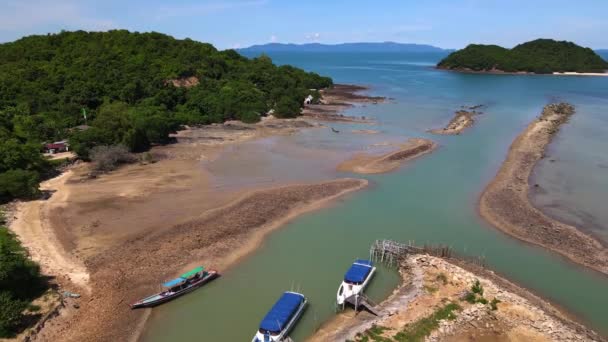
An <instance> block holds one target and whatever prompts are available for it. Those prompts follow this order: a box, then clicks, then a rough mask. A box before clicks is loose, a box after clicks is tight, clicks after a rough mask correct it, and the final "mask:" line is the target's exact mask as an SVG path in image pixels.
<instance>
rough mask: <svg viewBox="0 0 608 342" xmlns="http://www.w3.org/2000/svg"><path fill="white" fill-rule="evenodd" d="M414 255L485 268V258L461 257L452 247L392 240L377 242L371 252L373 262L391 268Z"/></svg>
mask: <svg viewBox="0 0 608 342" xmlns="http://www.w3.org/2000/svg"><path fill="white" fill-rule="evenodd" d="M414 254H428V255H432V256H436V257H439V258H444V259H452V258H453V259H460V260H463V261H466V262H470V263H473V264H475V265H477V266H481V267H485V260H484V258H483V257H471V256H466V255H460V254H457V253H456V252H454V250H452V248H451V247H449V246H444V245H435V246H433V245H424V246H416V245H414V244H413V243H412V242H411V241H410V242H408V243H407V244H405V243H400V242H396V241H392V240H376V241H375V242H374V243H373V244H372V246H371V248H370V250H369V257H370V259H371V260H374V261H376V262H381V263H384V264H387V265H389V266H399V265H400V264H401V262H403V261H404V260H405V259H406V258H407V256H408V255H414Z"/></svg>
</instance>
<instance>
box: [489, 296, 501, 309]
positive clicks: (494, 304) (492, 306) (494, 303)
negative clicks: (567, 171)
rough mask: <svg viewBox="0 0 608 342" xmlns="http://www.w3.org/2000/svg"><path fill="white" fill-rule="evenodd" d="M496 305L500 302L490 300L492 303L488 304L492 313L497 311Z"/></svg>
mask: <svg viewBox="0 0 608 342" xmlns="http://www.w3.org/2000/svg"><path fill="white" fill-rule="evenodd" d="M498 303H500V300H498V299H497V298H494V299H492V301H491V302H490V308H492V311H496V310H498Z"/></svg>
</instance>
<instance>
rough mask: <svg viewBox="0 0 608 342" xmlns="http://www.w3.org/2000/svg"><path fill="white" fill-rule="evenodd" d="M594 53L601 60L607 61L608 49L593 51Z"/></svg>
mask: <svg viewBox="0 0 608 342" xmlns="http://www.w3.org/2000/svg"><path fill="white" fill-rule="evenodd" d="M595 53H597V54H598V55H600V56H602V58H604V59H605V60H607V61H608V49H599V50H595Z"/></svg>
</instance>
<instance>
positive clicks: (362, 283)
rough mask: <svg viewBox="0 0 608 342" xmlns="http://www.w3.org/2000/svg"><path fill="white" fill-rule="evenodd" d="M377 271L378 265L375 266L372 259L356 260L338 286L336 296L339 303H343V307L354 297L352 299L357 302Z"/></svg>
mask: <svg viewBox="0 0 608 342" xmlns="http://www.w3.org/2000/svg"><path fill="white" fill-rule="evenodd" d="M375 272H376V267H374V265H373V263H372V262H371V261H370V260H361V259H357V260H355V262H353V264H352V265H351V266H350V268H349V269H348V271H346V274H345V275H344V280H343V281H342V284H340V287H339V288H338V294H337V296H336V298H337V302H338V305H342V308H344V305H345V303H346V302H347V301H348V300H349V299H354V300H351V301H352V302H355V303H357V302H358V299H359V297H360V296H361V295H362V294H363V290H364V289H365V287H366V286H367V285H368V284H369V280H370V279H371V278H372V276H373V275H374V273H375ZM351 297H354V298H351Z"/></svg>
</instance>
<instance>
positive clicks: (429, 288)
mask: <svg viewBox="0 0 608 342" xmlns="http://www.w3.org/2000/svg"><path fill="white" fill-rule="evenodd" d="M399 271H400V274H401V284H400V285H399V287H398V288H397V289H395V291H394V292H393V293H392V294H391V295H390V296H389V297H388V298H387V299H386V300H384V301H383V302H382V303H380V304H379V305H378V306H377V307H376V310H378V311H379V312H380V316H378V317H376V316H373V315H371V314H369V313H367V312H361V313H359V314H358V315H356V316H354V317H353V314H354V312H352V310H349V312H347V313H341V314H339V315H338V316H336V317H335V318H333V319H332V320H330V321H328V322H326V323H325V324H323V326H321V328H320V329H319V330H318V331H317V332H316V333H315V334H313V336H311V337H310V338H309V339H308V341H312V342H317V341H319V342H320V341H326V340H344V339H350V340H354V341H362V340H363V338H364V336H368V337H371V336H374V335H375V336H382V337H384V338H386V341H392V339H391V338H392V337H393V336H394V335H395V334H396V333H399V332H405V331H407V329H408V328H411V327H412V326H415V325H416V323H417V322H420V321H421V320H423V319H425V318H426V317H429V315H431V314H432V313H433V311H435V312H436V310H438V309H439V308H441V307H442V306H444V305H445V304H446V303H455V304H458V306H459V307H460V308H459V309H458V310H456V311H455V317H453V318H454V319H451V320H450V319H442V320H440V321H438V324H437V326H435V328H433V329H431V330H430V331H429V335H428V337H427V339H426V340H429V341H440V340H445V339H448V340H463V338H464V340H470V338H472V337H475V338H479V339H481V340H531V341H547V340H552V341H554V340H555V341H562V340H563V341H572V340H580V341H589V340H597V341H605V339H604V338H603V337H601V336H600V335H599V334H597V333H596V332H595V331H593V330H591V329H589V328H586V327H585V326H584V325H582V324H580V323H578V322H576V321H574V320H572V319H570V317H569V316H568V315H567V314H565V313H563V312H562V311H561V310H559V308H556V307H555V306H553V305H552V304H551V303H550V302H548V301H546V300H544V299H542V298H541V297H538V296H536V295H535V294H533V293H532V292H530V291H529V290H527V289H525V288H523V287H521V286H518V285H516V284H515V283H512V282H511V281H509V280H507V279H505V278H502V277H501V276H499V275H497V274H495V273H494V272H492V271H491V270H488V269H485V268H482V267H480V266H477V265H473V264H471V263H468V262H466V261H462V260H459V259H452V258H440V257H434V256H430V255H426V254H415V255H410V256H408V257H407V259H406V260H405V261H404V262H403V263H402V264H401V267H400V268H399ZM475 280H479V281H480V284H481V285H482V287H483V289H484V291H483V293H482V296H483V297H485V298H486V300H487V301H488V302H489V301H490V300H492V299H493V298H497V299H499V300H500V301H499V302H498V303H495V305H496V310H491V309H490V305H489V303H488V304H482V303H479V302H477V303H469V302H467V301H466V300H464V299H463V298H464V297H463V293H464V292H466V291H470V289H471V286H472V285H473V284H474V283H475ZM378 328H380V329H378ZM475 338H474V339H475ZM372 340H373V338H372Z"/></svg>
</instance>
